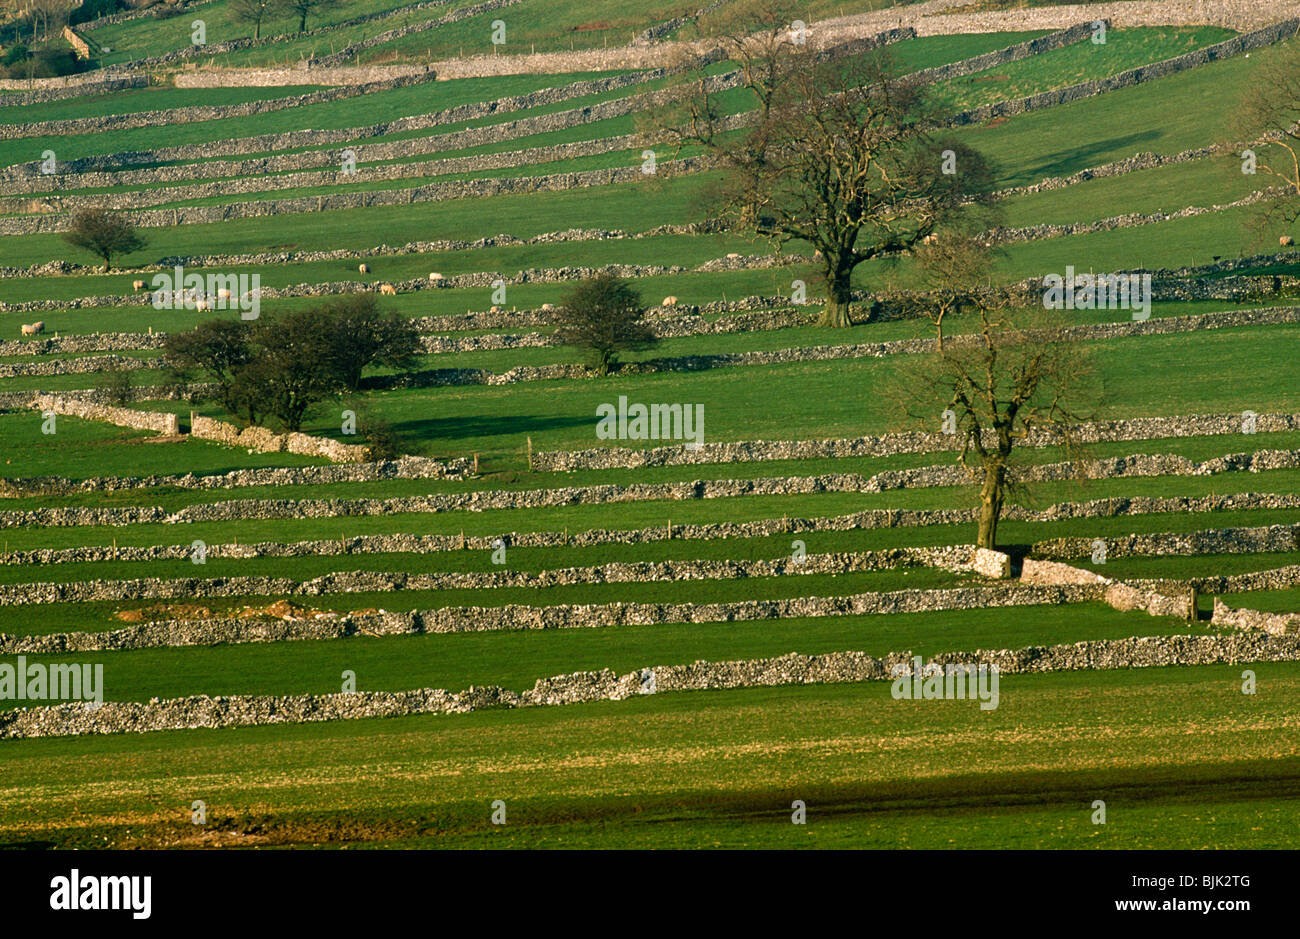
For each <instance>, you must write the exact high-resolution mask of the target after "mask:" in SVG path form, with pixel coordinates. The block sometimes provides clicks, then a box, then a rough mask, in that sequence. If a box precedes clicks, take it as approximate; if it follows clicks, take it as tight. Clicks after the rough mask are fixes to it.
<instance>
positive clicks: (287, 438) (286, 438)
mask: <svg viewBox="0 0 1300 939" xmlns="http://www.w3.org/2000/svg"><path fill="white" fill-rule="evenodd" d="M190 436H191V437H194V438H196V439H198V440H215V441H216V442H217V443H222V444H225V445H226V446H230V447H243V448H245V449H248V450H257V451H258V452H260V453H297V454H301V455H303V456H318V457H324V458H325V459H327V460H333V461H334V462H336V463H365V462H366V461H367V460H369V459H370V448H369V447H365V446H361V445H358V444H345V443H339V442H338V441H337V440H331V439H330V438H328V437H312V436H310V435H308V434H300V433H296V432H294V433H287V434H277V433H274V432H272V431H270V430H268V429H267V428H265V427H244V428H239V427H236V426H234V425H233V424H227V423H225V422H224V421H218V420H213V419H212V418H210V417H203V416H201V415H198V414H195V415H192V416H191V417H190Z"/></svg>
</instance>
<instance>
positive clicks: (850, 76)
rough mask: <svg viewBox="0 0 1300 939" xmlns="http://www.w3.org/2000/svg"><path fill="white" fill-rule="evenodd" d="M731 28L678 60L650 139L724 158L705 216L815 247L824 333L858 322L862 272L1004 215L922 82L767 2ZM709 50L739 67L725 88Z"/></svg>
mask: <svg viewBox="0 0 1300 939" xmlns="http://www.w3.org/2000/svg"><path fill="white" fill-rule="evenodd" d="M736 22H739V23H740V24H741V27H740V28H739V29H734V27H733V29H734V31H733V32H731V33H729V34H726V35H723V36H719V37H715V38H714V39H713V40H712V42H711V43H708V42H705V43H701V44H698V45H696V46H695V47H693V48H691V49H689V50H687V51H685V52H683V53H682V55H683V59H682V60H681V61H679V62H677V63H676V64H675V67H674V69H673V75H674V77H675V81H673V82H671V83H670V86H669V89H668V90H667V91H666V92H660V93H659V94H658V95H657V96H656V97H655V98H654V101H655V103H656V105H657V107H655V109H654V112H653V113H654V114H655V126H654V127H653V128H652V129H648V131H647V132H648V133H653V134H656V135H657V136H658V137H659V138H660V139H667V140H668V141H669V142H670V143H671V144H675V145H676V146H678V147H679V148H683V147H698V148H702V149H703V150H704V152H706V153H707V154H709V155H710V156H711V157H712V158H713V159H714V160H715V161H716V167H717V169H718V170H720V174H719V178H718V181H717V182H716V183H715V184H714V185H712V186H710V187H709V188H708V190H707V193H706V201H707V203H708V206H709V213H710V215H711V216H713V217H716V218H720V219H723V220H725V221H726V222H728V223H729V224H730V226H731V227H732V228H733V229H735V230H738V231H750V232H754V233H758V234H761V235H766V236H768V237H770V238H772V239H773V240H775V241H776V242H777V244H778V245H781V246H784V245H786V244H797V243H801V244H805V245H807V246H810V247H811V248H813V249H814V255H813V257H814V260H815V262H816V263H817V264H818V266H819V267H820V268H821V273H822V276H823V279H824V282H825V287H826V292H827V303H826V307H825V310H824V313H823V317H822V322H823V324H825V325H828V326H847V325H850V324H851V322H852V320H851V317H850V303H851V301H852V278H853V273H854V271H855V270H856V269H857V267H858V266H859V265H860V264H862V263H863V262H865V261H870V260H872V259H875V258H893V257H900V256H902V255H905V254H906V253H908V252H910V251H911V249H912V248H913V247H914V246H916V245H918V244H920V243H922V242H924V241H925V239H926V238H927V237H929V236H931V235H932V234H934V233H935V232H936V231H938V230H940V229H942V228H943V227H944V226H946V225H949V224H953V223H955V222H957V221H958V220H959V219H961V218H962V217H964V216H967V215H971V214H973V213H978V212H983V213H984V214H985V215H986V216H987V220H988V221H990V222H991V221H992V220H993V219H994V218H995V217H996V215H995V213H994V212H993V208H992V199H991V192H992V182H993V172H992V169H991V167H990V166H989V164H988V162H987V161H986V160H985V159H984V158H983V157H982V156H981V155H980V154H979V153H978V152H976V151H975V150H973V149H972V148H970V147H968V146H967V145H965V144H963V143H961V142H958V141H956V140H954V139H950V138H947V137H945V136H944V135H943V133H942V128H943V125H942V121H941V120H939V119H938V116H937V115H935V114H934V113H932V112H931V110H930V109H929V108H928V106H927V105H926V103H925V101H924V98H923V96H922V88H921V86H920V85H919V84H917V83H916V82H914V81H913V80H911V79H909V78H908V77H906V76H902V75H899V74H898V73H897V69H895V68H894V67H893V66H892V64H891V63H890V61H889V59H888V57H887V56H886V55H885V54H884V53H883V52H881V51H880V50H868V51H863V50H861V49H858V50H840V53H843V54H839V53H837V52H836V50H824V49H823V50H817V49H813V48H812V47H811V46H810V45H809V43H808V42H807V41H804V40H803V39H802V38H801V34H800V33H799V32H797V31H793V30H792V29H791V28H790V25H789V23H790V21H789V20H788V19H786V14H785V12H784V11H783V10H782V9H781V7H779V6H778V5H776V4H775V3H773V2H772V0H760V4H759V6H758V7H757V8H749V13H748V18H742V19H740V20H738V21H736ZM715 50H720V52H721V54H722V55H724V56H725V57H726V59H727V60H728V61H730V62H731V63H733V64H734V65H735V66H736V69H735V71H734V74H733V75H732V76H731V77H730V78H729V79H728V78H727V77H726V76H722V77H720V76H719V75H718V69H717V68H716V67H714V63H715V61H716V59H717V58H718V52H717V51H715ZM736 88H739V89H740V90H739V91H737V90H734V89H736Z"/></svg>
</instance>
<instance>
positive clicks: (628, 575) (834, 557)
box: [0, 545, 975, 648]
mask: <svg viewBox="0 0 1300 939" xmlns="http://www.w3.org/2000/svg"><path fill="white" fill-rule="evenodd" d="M974 552H975V549H974V547H972V546H970V545H960V546H955V547H944V548H926V549H899V550H896V551H868V552H862V553H857V552H844V553H837V554H809V555H805V556H804V557H802V558H799V559H797V560H796V559H795V558H794V557H782V558H777V559H776V560H757V561H744V560H740V561H708V560H705V561H691V560H686V561H660V562H650V561H644V562H636V563H610V564H604V565H601V566H599V567H570V568H559V569H549V570H544V571H540V572H533V571H451V572H441V573H431V574H418V573H415V574H413V573H407V572H391V571H367V570H344V571H335V572H332V573H329V574H325V575H323V576H321V577H315V578H312V579H310V580H305V581H302V580H295V579H293V578H291V577H258V576H232V577H216V578H205V577H182V578H162V577H145V578H134V579H130V580H94V581H79V582H71V583H65V582H48V583H23V584H11V585H4V584H0V605H4V606H26V605H41V604H50V603H86V602H92V601H100V600H177V599H199V598H203V599H210V598H215V597H246V596H280V595H283V596H293V597H316V596H323V595H327V594H339V593H359V592H366V593H371V592H381V591H382V592H397V591H403V590H405V591H413V590H415V591H420V590H423V591H432V590H498V589H506V588H527V589H530V590H541V589H545V588H548V587H561V586H570V585H574V584H625V583H651V582H661V581H683V580H737V579H741V578H745V579H748V578H753V577H782V576H787V575H788V576H798V575H801V574H809V575H827V574H834V575H839V574H854V573H863V572H867V571H883V570H896V569H899V568H904V567H943V568H945V569H948V570H953V571H969V570H971V569H972V561H971V558H972V555H973V553H974ZM195 569H196V570H199V567H198V566H197V565H196V567H195ZM0 648H3V645H2V644H0Z"/></svg>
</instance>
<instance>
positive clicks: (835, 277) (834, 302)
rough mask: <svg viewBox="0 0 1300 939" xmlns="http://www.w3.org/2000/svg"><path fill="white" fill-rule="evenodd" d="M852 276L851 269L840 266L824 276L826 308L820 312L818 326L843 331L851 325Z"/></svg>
mask: <svg viewBox="0 0 1300 939" xmlns="http://www.w3.org/2000/svg"><path fill="white" fill-rule="evenodd" d="M852 274H853V268H851V267H847V266H846V265H844V264H840V265H838V266H837V267H836V268H835V270H834V271H832V272H831V273H829V274H827V275H826V288H827V296H826V307H825V309H823V310H822V315H821V319H820V320H819V322H818V325H819V326H830V327H832V328H836V329H843V328H844V327H847V326H852V325H853V319H852V318H851V317H850V316H849V303H850V302H851V300H852V297H853V291H852V288H851V287H850V286H849V278H850V276H852Z"/></svg>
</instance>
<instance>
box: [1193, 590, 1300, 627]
mask: <svg viewBox="0 0 1300 939" xmlns="http://www.w3.org/2000/svg"><path fill="white" fill-rule="evenodd" d="M1210 622H1211V623H1213V624H1214V625H1215V626H1227V627H1229V628H1231V629H1241V630H1247V631H1252V630H1259V631H1261V632H1264V633H1267V634H1268V635H1270V636H1296V635H1300V613H1261V612H1260V611H1258V610H1241V609H1234V608H1232V607H1230V606H1227V605H1225V604H1224V603H1223V602H1222V601H1221V600H1219V598H1218V597H1215V598H1214V615H1213V616H1212V617H1211V618H1210Z"/></svg>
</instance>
